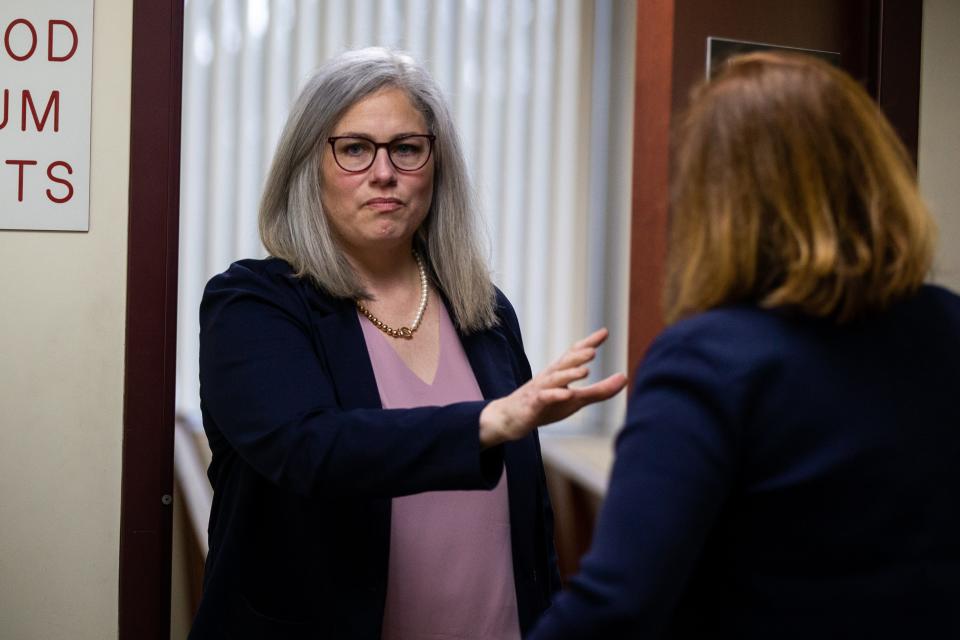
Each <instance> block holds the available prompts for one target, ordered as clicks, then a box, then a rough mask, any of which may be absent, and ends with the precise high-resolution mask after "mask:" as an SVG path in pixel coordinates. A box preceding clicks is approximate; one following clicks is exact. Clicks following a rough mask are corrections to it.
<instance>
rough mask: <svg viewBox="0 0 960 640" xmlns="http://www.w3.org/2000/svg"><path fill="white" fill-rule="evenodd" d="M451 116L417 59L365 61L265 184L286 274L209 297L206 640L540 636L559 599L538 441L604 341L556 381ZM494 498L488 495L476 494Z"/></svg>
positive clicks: (611, 385) (296, 128)
mask: <svg viewBox="0 0 960 640" xmlns="http://www.w3.org/2000/svg"><path fill="white" fill-rule="evenodd" d="M470 193H471V191H470V187H469V183H468V179H467V172H466V168H465V165H464V161H463V156H462V153H461V150H460V147H459V142H458V139H457V134H456V132H455V130H454V127H453V124H452V121H451V118H450V115H449V112H448V109H447V107H446V105H445V103H444V101H443V99H442V97H441V95H440V91H439V89H438V88H437V86H436V84H435V83H434V81H433V80H432V79H431V78H430V77H429V75H428V74H427V73H426V72H425V71H424V70H423V69H422V68H421V67H420V66H418V65H417V64H415V63H414V62H413V61H412V60H411V59H410V58H409V57H407V56H405V55H401V54H397V53H393V52H389V51H385V50H382V49H365V50H361V51H355V52H350V53H347V54H344V55H342V56H340V57H338V58H336V59H334V60H333V61H331V62H329V63H328V64H326V65H325V66H324V67H323V68H321V69H320V70H319V72H318V73H317V74H316V75H315V76H314V77H313V78H312V80H311V81H310V82H309V83H308V84H307V86H306V88H305V89H304V90H303V92H302V94H301V96H300V98H299V99H298V101H297V103H296V105H295V106H294V107H293V110H292V112H291V114H290V117H289V119H288V122H287V125H286V128H285V129H284V132H283V134H282V135H281V139H280V142H279V145H278V148H277V152H276V155H275V157H274V160H273V164H272V167H271V169H270V173H269V175H268V178H267V182H266V187H265V191H264V195H263V201H262V203H261V208H260V232H261V237H262V239H263V243H264V245H265V246H266V248H267V250H268V251H269V253H270V254H271V257H270V258H268V259H266V260H243V261H240V262H237V263H235V264H233V265H232V266H231V267H230V269H228V270H227V271H226V272H225V273H223V274H221V275H219V276H216V277H215V278H213V279H212V280H211V281H210V283H209V284H208V285H207V289H206V291H205V293H204V298H203V302H202V304H201V308H200V320H201V322H200V325H201V334H200V337H201V341H200V382H201V400H202V409H203V421H204V428H205V430H206V433H207V437H208V439H209V441H210V448H211V450H212V451H213V460H212V463H211V465H210V470H209V476H210V480H211V482H212V484H213V487H214V501H213V509H212V511H211V515H210V527H209V536H210V551H209V554H208V557H207V561H206V570H205V577H204V594H203V599H202V601H201V604H200V608H199V612H198V614H197V617H196V620H195V621H194V626H193V630H192V632H191V637H193V638H220V637H230V638H271V639H275V638H306V637H310V638H364V639H371V640H374V639H379V638H397V639H400V638H403V639H421V638H459V639H471V638H475V639H477V640H479V639H483V640H493V639H500V638H519V637H520V636H521V635H522V634H523V633H524V632H525V631H526V630H527V629H528V628H529V627H530V626H531V624H532V623H533V621H534V620H535V619H536V617H537V616H538V615H539V614H540V613H542V612H543V611H544V610H546V608H547V607H548V606H549V603H550V600H551V597H552V594H553V593H554V592H555V591H556V590H557V588H558V587H559V580H558V576H557V569H556V563H555V553H554V548H553V540H552V538H553V517H552V513H551V510H550V503H549V499H548V496H547V491H546V486H545V483H544V477H543V466H542V461H541V458H540V448H539V442H538V440H537V434H536V429H537V427H539V426H541V425H544V424H547V423H549V422H553V421H556V420H559V419H562V418H565V417H567V416H569V415H570V414H572V413H574V412H575V411H577V410H578V409H580V408H581V407H583V406H584V405H586V404H589V403H592V402H597V401H600V400H604V399H607V398H609V397H611V396H612V395H613V394H615V393H616V392H618V391H619V390H620V389H621V388H622V387H623V385H624V384H625V379H624V377H623V376H622V375H619V374H618V375H615V376H611V377H610V378H607V379H605V380H603V381H601V382H598V383H595V384H592V385H588V386H584V387H580V388H570V387H568V385H569V384H570V383H571V382H574V381H576V380H579V379H582V378H584V377H585V376H586V375H587V373H588V371H587V368H586V365H587V363H588V362H589V361H590V360H591V359H592V358H593V356H594V353H595V349H596V348H597V347H598V346H599V345H600V344H601V343H602V342H603V340H604V339H605V337H606V332H605V331H604V330H601V331H598V332H596V333H594V334H592V335H591V336H589V337H587V338H585V339H584V340H582V341H580V342H578V343H577V344H575V345H573V346H572V347H571V348H570V349H569V350H568V351H567V352H566V353H565V354H563V355H562V356H561V357H560V358H559V359H558V360H557V361H556V362H554V363H553V364H551V365H550V366H548V367H547V368H546V369H545V370H544V371H542V372H540V373H539V374H538V375H536V376H531V371H530V367H529V365H528V363H527V360H526V357H525V356H524V353H523V347H522V343H521V340H520V331H519V326H518V323H517V318H516V316H515V314H514V312H513V309H512V307H511V306H510V303H509V302H508V301H507V299H506V298H505V297H504V296H503V294H502V293H501V292H499V291H498V290H497V289H496V288H495V287H494V286H493V284H492V283H491V281H490V276H489V273H488V271H487V268H486V266H485V264H484V261H483V259H482V258H481V253H480V250H479V248H478V240H477V230H476V227H477V219H476V218H477V214H476V209H475V207H474V205H473V202H472V199H471V196H470ZM478 489H487V491H477V490H478Z"/></svg>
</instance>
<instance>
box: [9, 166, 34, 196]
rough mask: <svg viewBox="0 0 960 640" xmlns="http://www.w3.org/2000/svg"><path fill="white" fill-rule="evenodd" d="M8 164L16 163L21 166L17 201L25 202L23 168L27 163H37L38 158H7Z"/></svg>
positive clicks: (18, 177)
mask: <svg viewBox="0 0 960 640" xmlns="http://www.w3.org/2000/svg"><path fill="white" fill-rule="evenodd" d="M6 162H7V164H15V165H18V166H19V167H20V173H19V175H18V176H17V202H23V168H24V167H25V166H27V165H35V164H37V161H36V160H7V161H6Z"/></svg>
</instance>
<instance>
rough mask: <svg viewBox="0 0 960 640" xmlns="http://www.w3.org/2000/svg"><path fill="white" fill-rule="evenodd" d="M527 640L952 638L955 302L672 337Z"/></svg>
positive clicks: (753, 313) (715, 326)
mask: <svg viewBox="0 0 960 640" xmlns="http://www.w3.org/2000/svg"><path fill="white" fill-rule="evenodd" d="M532 637H533V638H536V639H537V640H544V639H547V638H549V639H572V638H584V639H586V638H589V639H603V640H615V639H617V638H737V639H744V640H748V639H752V638H756V639H758V640H759V639H761V638H762V639H765V640H766V639H771V638H776V639H777V640H788V639H791V638H798V639H800V638H803V639H809V638H844V639H851V638H870V639H872V640H877V639H885V638H889V639H891V640H893V639H896V640H902V639H904V638H960V298H958V297H957V296H955V295H953V294H951V293H949V292H947V291H945V290H943V289H939V288H935V287H924V288H923V289H922V290H921V292H920V293H919V294H918V295H916V296H915V297H913V298H911V299H909V300H906V301H904V302H901V303H899V304H897V305H896V306H895V307H894V308H892V309H891V310H889V311H888V312H886V313H883V314H879V315H877V316H874V317H872V318H870V319H868V320H864V321H861V322H859V323H856V324H853V325H850V326H845V327H837V326H836V325H834V324H832V323H831V322H829V321H823V320H813V319H804V318H796V317H794V318H791V317H789V316H787V315H784V314H781V313H777V312H772V311H764V310H760V309H756V308H746V307H741V308H726V309H719V310H714V311H710V312H707V313H704V314H701V315H699V316H696V317H693V318H691V319H689V320H686V321H683V322H680V323H678V324H676V325H674V326H672V327H670V328H669V329H667V330H666V331H665V332H664V333H663V334H662V335H661V336H660V337H659V338H658V339H657V340H656V342H655V343H654V344H653V345H652V346H651V348H650V351H649V353H648V355H647V357H646V358H645V360H644V362H643V363H642V365H641V366H640V368H639V371H638V374H637V380H636V385H635V387H634V389H633V391H632V395H631V399H630V402H629V407H628V412H627V420H626V426H625V427H624V429H623V431H622V432H621V434H620V436H619V438H618V440H617V445H616V461H615V464H614V469H613V473H612V476H611V481H610V488H609V492H608V494H607V497H606V501H605V503H604V505H603V507H602V510H601V514H600V517H599V522H598V526H597V529H596V532H595V537H594V540H593V544H592V548H591V549H590V551H589V552H588V554H587V555H586V556H585V558H584V560H583V562H582V564H581V572H580V574H579V575H578V576H576V577H575V578H574V579H573V580H572V581H571V584H570V585H569V588H568V590H567V591H565V592H564V593H562V594H561V595H560V596H558V597H557V599H556V602H555V604H554V606H553V607H552V608H551V610H550V611H549V612H548V614H547V616H546V617H545V619H544V620H543V621H541V623H540V624H538V625H537V627H536V628H535V630H534V632H533V634H532Z"/></svg>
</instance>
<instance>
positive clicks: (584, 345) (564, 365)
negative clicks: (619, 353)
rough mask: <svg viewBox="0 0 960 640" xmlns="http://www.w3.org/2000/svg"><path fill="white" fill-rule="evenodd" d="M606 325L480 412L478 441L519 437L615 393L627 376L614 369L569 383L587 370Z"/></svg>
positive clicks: (484, 444) (485, 442) (485, 444)
mask: <svg viewBox="0 0 960 640" xmlns="http://www.w3.org/2000/svg"><path fill="white" fill-rule="evenodd" d="M607 335H608V332H607V330H606V329H600V330H598V331H594V332H593V333H591V334H590V335H589V336H587V337H586V338H584V339H583V340H580V341H579V342H577V343H575V344H574V345H573V346H572V347H570V348H569V349H568V350H567V351H566V353H564V354H563V355H562V356H560V357H559V358H558V359H557V360H556V361H554V362H553V363H552V364H550V365H548V366H547V367H546V368H544V369H543V371H540V372H539V373H538V374H537V375H535V376H534V377H533V378H531V379H530V380H529V381H527V383H526V384H524V385H523V386H522V387H520V388H519V389H517V390H516V391H514V392H513V393H511V394H510V395H508V396H504V397H503V398H498V399H497V400H494V401H493V402H491V403H490V404H488V405H487V406H486V407H484V409H483V411H482V412H481V413H480V444H481V446H482V447H484V448H486V447H492V446H494V445H498V444H500V443H502V442H506V441H508V440H518V439H520V438H522V437H524V436H525V435H527V434H528V433H530V432H531V431H533V430H534V429H536V428H537V427H540V426H543V425H545V424H550V423H551V422H556V421H557V420H562V419H564V418H566V417H568V416H570V415H572V414H574V413H576V412H577V411H579V410H580V409H581V408H583V407H585V406H586V405H588V404H593V403H594V402H601V401H603V400H606V399H608V398H611V397H612V396H614V395H616V394H617V392H619V391H620V390H621V389H623V387H624V385H626V384H627V377H626V376H625V375H623V374H622V373H617V374H614V375H612V376H610V377H609V378H605V379H604V380H601V381H599V382H595V383H594V384H591V385H587V386H585V387H577V388H570V387H569V386H568V385H569V384H570V383H572V382H576V381H577V380H582V379H584V378H586V377H587V376H588V375H589V374H590V370H589V369H588V368H587V366H586V365H587V363H588V362H590V361H591V360H593V359H594V357H596V354H597V347H599V346H600V345H601V344H603V342H604V341H605V340H606V339H607Z"/></svg>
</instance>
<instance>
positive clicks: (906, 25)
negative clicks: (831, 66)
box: [876, 0, 923, 162]
mask: <svg viewBox="0 0 960 640" xmlns="http://www.w3.org/2000/svg"><path fill="white" fill-rule="evenodd" d="M879 4H880V8H879V16H878V20H879V28H878V32H879V33H878V36H877V43H876V52H877V54H876V55H877V68H876V73H877V79H876V99H877V102H879V103H880V107H881V108H882V109H883V111H884V113H885V114H886V116H887V118H888V119H889V120H890V123H891V124H893V127H894V129H896V130H897V133H899V134H900V138H901V139H902V140H903V144H904V145H905V146H906V147H907V150H908V151H909V152H910V153H911V154H912V155H913V160H914V162H916V161H917V149H918V145H919V138H920V67H921V59H920V57H921V51H922V47H923V3H922V2H917V1H916V0H880V3H879Z"/></svg>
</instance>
